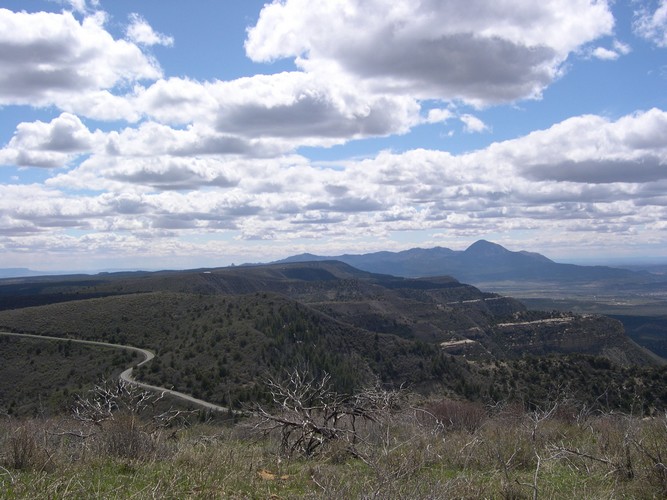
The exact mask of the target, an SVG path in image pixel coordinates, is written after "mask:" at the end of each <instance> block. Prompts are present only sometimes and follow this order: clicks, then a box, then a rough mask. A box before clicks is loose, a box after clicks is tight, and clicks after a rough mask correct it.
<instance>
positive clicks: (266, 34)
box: [0, 0, 667, 271]
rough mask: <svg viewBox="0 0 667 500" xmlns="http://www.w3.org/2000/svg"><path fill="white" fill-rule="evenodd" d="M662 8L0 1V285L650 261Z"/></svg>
mask: <svg viewBox="0 0 667 500" xmlns="http://www.w3.org/2000/svg"><path fill="white" fill-rule="evenodd" d="M666 55H667V1H665V0H660V1H654V0H651V1H648V0H626V1H620V0H619V1H615V2H611V1H609V2H607V1H603V0H597V1H596V0H558V1H555V0H554V1H543V2H534V1H532V0H530V1H528V0H505V1H503V2H494V3H489V2H486V1H482V0H466V1H465V2H464V1H460V2H458V1H450V2H439V1H437V0H421V1H420V2H415V1H413V0H399V1H392V2H387V1H380V0H365V1H362V0H337V1H331V0H283V1H278V2H273V3H265V2H264V1H244V2H228V1H225V2H209V1H204V0H193V1H191V2H187V3H183V2H168V1H167V2H166V1H162V0H144V1H142V2H136V1H130V0H114V1H104V0H98V1H93V0H68V1H65V0H20V1H19V0H14V1H8V0H0V116H1V117H2V119H1V120H0V256H1V257H2V262H1V263H0V267H30V268H33V269H39V270H46V271H48V270H96V269H108V268H150V269H155V268H187V267H198V266H219V265H228V264H230V263H239V262H258V261H270V260H274V259H278V258H282V257H286V256H288V255H292V254H296V253H301V252H311V253H316V254H323V255H335V254H339V253H361V252H368V251H376V250H402V249H407V248H411V247H415V246H421V247H433V246H446V247H449V248H453V249H463V248H465V247H467V246H468V245H469V244H471V243H473V242H474V241H476V240H478V239H482V238H484V239H488V240H492V241H495V242H498V243H500V244H503V245H505V246H506V247H507V248H509V249H512V250H529V251H534V252H540V253H543V254H545V255H547V256H549V257H551V258H554V259H555V260H559V261H583V260H586V261H587V262H600V263H602V262H631V261H646V260H653V261H665V260H667V111H665V110H667V102H666V101H667V92H665V88H666V84H667V58H666Z"/></svg>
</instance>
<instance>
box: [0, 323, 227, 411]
mask: <svg viewBox="0 0 667 500" xmlns="http://www.w3.org/2000/svg"><path fill="white" fill-rule="evenodd" d="M0 335H11V336H13V337H19V338H20V337H24V338H32V339H40V340H53V341H59V342H75V343H77V344H87V345H92V346H97V347H108V348H112V349H124V350H126V351H131V352H136V353H138V354H140V355H142V356H143V357H144V359H143V360H142V361H141V362H139V363H137V364H136V365H133V366H131V367H130V368H128V369H127V370H125V371H123V373H121V374H120V378H121V379H123V380H125V381H126V382H128V383H130V384H134V385H136V386H138V387H143V388H144V389H148V390H150V391H156V392H164V393H165V394H169V395H171V396H174V397H177V398H179V399H182V400H184V401H187V402H189V403H193V404H195V405H197V406H201V407H202V408H206V409H209V410H214V411H222V412H227V411H229V409H228V408H226V407H224V406H219V405H216V404H214V403H209V402H208V401H204V400H202V399H197V398H195V397H194V396H190V395H189V394H185V393H183V392H178V391H174V390H172V389H167V388H166V387H158V386H155V385H150V384H144V383H143V382H139V381H138V380H135V379H134V377H132V370H133V369H134V368H135V367H139V366H141V365H143V364H145V363H148V362H149V361H150V360H151V359H153V358H154V357H155V353H153V352H152V351H149V350H148V349H142V348H140V347H134V346H130V345H121V344H110V343H109V342H98V341H95V340H78V339H69V338H62V337H49V336H47V335H32V334H29V333H11V332H0Z"/></svg>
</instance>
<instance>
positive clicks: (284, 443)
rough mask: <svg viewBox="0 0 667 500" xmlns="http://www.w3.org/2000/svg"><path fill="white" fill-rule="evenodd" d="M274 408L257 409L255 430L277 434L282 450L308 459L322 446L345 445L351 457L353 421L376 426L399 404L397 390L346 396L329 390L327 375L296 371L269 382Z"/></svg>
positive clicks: (355, 433)
mask: <svg viewBox="0 0 667 500" xmlns="http://www.w3.org/2000/svg"><path fill="white" fill-rule="evenodd" d="M266 384H267V387H268V390H269V393H270V395H271V400H272V403H273V406H272V408H271V409H268V408H266V407H263V406H258V407H257V409H256V415H257V416H259V418H260V421H259V423H258V424H257V425H256V426H255V427H256V428H258V429H261V430H263V431H265V432H271V431H279V432H280V435H281V451H282V452H283V453H285V454H287V455H293V454H295V453H299V454H303V455H305V456H312V455H313V454H315V453H316V452H317V451H318V450H319V449H320V447H322V445H324V444H326V443H329V442H332V441H343V442H345V443H347V444H348V445H349V450H350V451H351V452H352V453H354V445H355V444H356V442H357V439H358V437H359V436H358V431H357V421H358V420H364V421H370V422H379V421H380V420H381V419H382V418H383V415H385V414H386V413H387V412H388V411H389V410H391V409H392V408H393V407H394V406H395V405H396V404H397V402H398V392H396V391H387V390H384V389H382V388H381V387H380V385H379V384H376V385H375V386H372V387H369V388H367V389H365V390H363V391H361V392H359V393H358V394H354V395H344V394H339V393H337V392H336V391H334V390H333V388H332V385H331V376H330V375H329V374H325V375H324V376H323V377H322V378H321V379H316V378H315V377H313V376H311V375H308V374H307V373H306V372H304V371H301V370H298V369H295V370H293V371H292V372H291V373H289V374H287V377H286V378H285V379H283V380H280V381H278V380H275V379H272V378H270V379H268V380H267V382H266Z"/></svg>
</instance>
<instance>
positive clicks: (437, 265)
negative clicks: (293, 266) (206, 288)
mask: <svg viewBox="0 0 667 500" xmlns="http://www.w3.org/2000/svg"><path fill="white" fill-rule="evenodd" d="M321 260H338V261H341V262H344V263H346V264H349V265H351V266H353V267H356V268H358V269H363V270H365V271H369V272H373V273H382V274H392V275H394V276H403V277H411V278H418V277H429V276H452V277H454V278H456V279H457V280H459V281H461V282H464V283H472V284H479V283H488V282H494V283H498V282H502V281H517V280H521V281H538V282H557V283H590V282H601V281H610V282H615V283H623V282H627V283H651V282H655V281H658V280H660V279H663V280H664V277H660V276H657V275H653V274H651V273H648V272H645V271H634V270H629V269H620V268H614V267H608V266H579V265H574V264H560V263H557V262H554V261H553V260H551V259H549V258H547V257H545V256H544V255H541V254H539V253H533V252H525V251H520V252H513V251H510V250H507V249H506V248H504V247H502V246H501V245H498V244H496V243H492V242H489V241H486V240H480V241H477V242H475V243H473V244H472V245H470V246H469V247H468V248H467V249H465V250H462V251H456V250H450V249H449V248H443V247H435V248H430V249H423V248H413V249H411V250H405V251H402V252H375V253H368V254H360V255H351V254H345V255H337V256H327V257H323V256H318V255H312V254H307V253H306V254H300V255H295V256H292V257H288V258H287V259H284V260H281V261H278V262H276V263H289V262H306V261H321Z"/></svg>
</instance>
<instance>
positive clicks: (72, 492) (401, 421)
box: [0, 402, 667, 499]
mask: <svg viewBox="0 0 667 500" xmlns="http://www.w3.org/2000/svg"><path fill="white" fill-rule="evenodd" d="M448 404H450V403H449V402H439V403H437V404H436V405H435V406H429V407H428V408H431V409H434V408H436V407H438V405H441V406H442V405H445V406H446V405H448ZM451 407H452V408H456V409H457V412H458V413H457V414H458V415H459V416H460V417H461V418H462V422H469V421H474V422H475V425H474V426H468V425H459V426H454V425H453V424H452V425H450V426H446V425H442V424H438V422H437V419H436V420H429V419H427V418H424V414H425V413H424V410H425V408H426V405H424V407H423V408H419V409H415V408H414V407H409V406H407V405H406V406H405V407H403V409H402V410H400V411H396V412H394V413H393V414H392V415H391V418H389V419H386V420H384V421H383V422H382V423H381V424H380V423H372V422H369V423H366V424H365V425H366V427H365V428H363V429H360V434H359V435H360V439H361V440H360V442H359V443H358V444H357V449H356V451H357V454H356V456H352V455H351V454H350V453H349V452H348V451H349V449H348V448H347V447H346V446H345V443H337V442H335V441H334V442H331V443H328V444H327V445H326V446H324V447H323V448H322V450H321V452H320V453H319V454H318V455H317V456H314V457H311V458H305V457H299V456H293V457H291V458H288V457H286V456H283V455H282V454H281V452H280V449H281V447H280V439H279V437H277V436H276V437H273V436H268V437H265V436H259V435H257V434H255V433H253V432H252V430H251V429H252V422H246V423H243V424H240V425H237V426H235V427H221V426H213V425H207V424H197V425H194V426H192V427H189V428H187V427H178V428H159V429H155V428H152V427H151V426H148V425H146V424H147V422H146V421H143V420H140V419H138V418H137V417H136V416H132V415H118V416H117V417H114V419H113V420H110V421H106V422H103V423H102V425H94V424H83V423H81V422H78V421H74V420H72V419H69V418H58V419H56V418H53V419H24V420H14V419H9V418H3V420H1V421H0V497H9V498H84V497H85V498H90V497H95V498H129V497H133V498H196V497H204V498H222V497H232V498H332V497H339V498H411V499H412V498H485V497H486V498H574V497H581V498H663V497H664V496H665V495H667V468H666V467H665V465H664V462H663V460H664V458H665V456H666V455H667V417H666V416H664V415H662V416H659V417H655V418H650V419H641V418H638V417H634V416H629V415H623V414H614V413H608V414H600V415H587V416H580V418H571V414H569V413H568V414H567V415H568V416H563V414H562V413H559V411H558V409H559V407H551V408H549V409H545V410H538V411H533V412H524V411H520V410H519V409H518V408H516V407H505V408H496V409H494V410H493V411H489V410H488V409H487V410H486V413H485V414H484V415H483V416H480V415H479V414H478V410H479V408H478V407H473V406H471V407H469V408H470V411H471V412H472V414H471V415H468V416H465V415H463V414H462V412H463V410H462V408H463V407H462V406H457V405H455V404H453V403H452V404H451ZM430 413H431V414H434V413H432V412H430ZM452 420H453V419H452Z"/></svg>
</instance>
